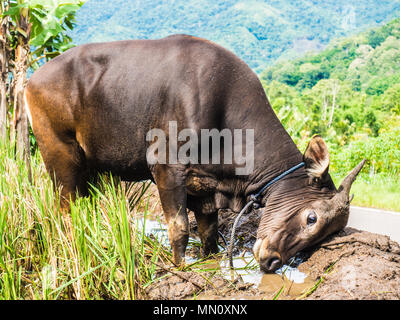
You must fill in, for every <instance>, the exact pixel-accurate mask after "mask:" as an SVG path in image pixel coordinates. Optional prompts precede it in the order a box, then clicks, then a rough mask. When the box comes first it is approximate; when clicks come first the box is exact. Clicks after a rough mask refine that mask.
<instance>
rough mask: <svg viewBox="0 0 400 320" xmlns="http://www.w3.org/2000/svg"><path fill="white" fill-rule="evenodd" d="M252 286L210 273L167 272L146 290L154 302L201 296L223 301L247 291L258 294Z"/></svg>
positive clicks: (148, 296)
mask: <svg viewBox="0 0 400 320" xmlns="http://www.w3.org/2000/svg"><path fill="white" fill-rule="evenodd" d="M251 287H252V284H246V283H240V282H239V279H237V280H236V281H233V282H231V281H228V280H226V279H224V278H222V277H220V276H215V275H213V274H212V273H208V272H202V273H198V272H190V271H189V272H188V271H172V272H171V270H170V271H169V272H166V274H165V277H163V278H162V279H161V280H159V281H157V282H155V283H153V284H152V285H150V286H149V287H148V288H147V289H146V294H147V298H148V299H152V300H182V299H191V298H193V297H194V296H197V295H199V294H200V295H201V296H200V298H202V297H206V298H207V299H208V298H209V297H211V296H214V297H218V298H219V299H221V298H222V299H223V298H224V297H225V298H226V297H234V296H237V295H239V294H242V293H243V291H246V293H247V294H250V295H251V294H253V295H254V294H256V293H257V290H256V289H254V288H251Z"/></svg>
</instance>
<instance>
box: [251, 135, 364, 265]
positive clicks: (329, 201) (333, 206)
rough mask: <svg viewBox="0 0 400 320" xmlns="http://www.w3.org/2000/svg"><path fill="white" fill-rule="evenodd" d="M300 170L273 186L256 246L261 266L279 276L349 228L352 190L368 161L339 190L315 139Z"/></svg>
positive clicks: (323, 148) (326, 156)
mask: <svg viewBox="0 0 400 320" xmlns="http://www.w3.org/2000/svg"><path fill="white" fill-rule="evenodd" d="M303 161H304V162H305V166H304V170H303V169H301V170H298V171H296V172H295V173H292V174H290V175H288V176H287V177H286V178H285V179H283V180H281V181H280V182H278V183H276V184H275V185H273V186H271V187H270V190H268V191H267V194H266V195H265V201H264V204H265V207H264V208H263V209H261V210H263V213H262V216H261V220H260V225H259V228H258V231H257V241H256V243H255V244H254V247H253V252H254V256H255V258H256V259H257V261H258V262H259V264H260V268H261V269H262V270H263V271H266V272H274V271H275V270H276V269H278V268H280V267H281V266H282V265H283V264H284V263H286V262H287V261H288V259H289V258H291V257H293V256H294V255H295V254H296V253H297V252H299V251H301V250H303V249H305V248H307V247H310V246H312V245H314V244H316V243H318V242H320V241H321V240H322V239H324V238H325V237H327V236H328V235H330V234H332V233H334V232H337V231H339V230H341V229H343V228H344V227H345V226H346V224H347V220H348V217H349V207H350V201H351V199H350V198H349V192H350V188H351V185H352V183H353V182H354V180H355V179H356V177H357V175H358V173H359V172H360V170H361V169H362V167H363V165H364V163H365V160H363V161H362V162H361V163H360V164H359V165H357V166H356V167H355V168H354V169H353V170H352V171H351V172H350V173H349V175H348V176H347V177H346V178H345V179H344V180H343V182H342V184H341V185H340V187H339V189H336V188H335V185H334V184H333V181H332V179H331V177H330V175H329V173H328V170H329V152H328V149H327V147H326V144H325V142H324V141H323V140H322V138H321V137H320V136H314V137H313V138H312V139H311V141H310V142H309V144H308V146H307V149H306V151H305V153H304V155H303Z"/></svg>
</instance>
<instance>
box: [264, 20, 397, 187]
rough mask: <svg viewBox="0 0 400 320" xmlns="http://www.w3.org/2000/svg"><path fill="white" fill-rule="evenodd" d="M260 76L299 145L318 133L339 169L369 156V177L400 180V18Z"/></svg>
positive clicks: (285, 124)
mask: <svg viewBox="0 0 400 320" xmlns="http://www.w3.org/2000/svg"><path fill="white" fill-rule="evenodd" d="M260 77H261V79H262V82H263V85H264V87H265V90H266V92H267V95H268V97H269V99H270V101H271V103H272V106H273V108H274V110H275V111H276V113H277V114H278V117H279V118H280V119H281V121H282V123H283V124H284V126H285V127H286V129H287V130H288V131H289V133H290V134H291V136H292V138H293V139H294V140H295V141H296V142H297V143H298V144H299V145H301V146H303V147H304V145H305V143H306V141H308V140H309V137H311V136H312V135H313V134H321V135H322V136H323V137H324V138H325V139H326V141H327V142H328V144H329V145H330V149H331V151H332V154H333V155H334V158H336V161H335V162H334V164H333V168H334V169H336V171H338V172H342V173H345V172H348V170H350V169H351V168H352V167H354V165H356V164H357V162H359V161H360V160H361V159H363V158H366V159H368V160H369V162H368V164H367V166H366V168H367V169H368V170H370V173H371V174H372V176H374V174H375V173H378V174H389V175H393V176H395V177H396V178H395V180H396V181H398V175H399V174H400V135H399V134H400V19H399V18H397V19H395V20H393V21H391V22H389V23H387V24H386V25H384V26H382V27H379V28H375V29H371V30H369V31H366V32H363V33H360V34H358V35H356V36H352V37H348V38H345V39H341V40H337V41H334V42H333V43H332V44H330V45H329V46H328V47H327V48H326V49H325V50H323V51H321V52H320V53H318V54H308V55H306V56H304V57H302V58H299V59H295V60H291V61H285V62H280V63H277V64H275V65H274V66H271V67H268V68H267V69H266V70H264V71H263V72H262V73H261V75H260ZM397 187H398V185H396V188H397ZM398 191H399V190H397V192H398Z"/></svg>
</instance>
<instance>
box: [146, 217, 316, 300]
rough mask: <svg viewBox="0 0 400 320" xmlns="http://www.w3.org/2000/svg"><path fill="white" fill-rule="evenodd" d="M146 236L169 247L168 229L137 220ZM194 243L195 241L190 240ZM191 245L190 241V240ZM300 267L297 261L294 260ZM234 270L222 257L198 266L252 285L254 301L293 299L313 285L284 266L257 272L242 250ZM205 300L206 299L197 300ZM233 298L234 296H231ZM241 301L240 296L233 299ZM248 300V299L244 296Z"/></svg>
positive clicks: (189, 260)
mask: <svg viewBox="0 0 400 320" xmlns="http://www.w3.org/2000/svg"><path fill="white" fill-rule="evenodd" d="M143 223H144V231H145V233H146V234H153V236H155V237H156V238H157V239H158V240H159V241H160V242H161V243H163V244H165V245H166V246H168V245H169V244H168V233H167V227H166V226H165V225H164V224H162V223H161V222H159V221H155V220H149V219H146V220H145V221H144V220H143V219H141V220H139V228H140V229H142V230H143ZM190 240H191V241H197V242H198V240H196V239H190ZM189 243H190V241H189ZM185 260H186V263H187V264H194V263H196V261H197V260H198V259H197V258H194V257H190V256H187V257H186V259H185ZM296 264H297V265H298V264H299V261H296ZM233 265H234V270H233V271H232V270H230V268H229V262H228V259H227V257H226V256H225V255H224V254H221V256H220V257H219V258H217V259H213V260H211V259H210V260H208V261H207V262H206V263H202V264H198V266H199V267H201V268H204V269H209V270H218V271H219V272H220V274H221V275H222V276H223V277H224V278H225V279H227V280H230V281H234V280H235V279H236V280H237V279H238V278H239V279H240V282H244V283H247V284H252V285H253V287H254V288H256V289H258V291H259V292H260V295H259V296H258V297H254V298H264V297H265V298H267V299H271V298H274V297H276V298H278V297H279V299H282V298H283V299H293V298H296V297H299V296H301V295H302V294H303V293H305V292H306V291H308V290H309V289H310V288H311V287H312V286H313V285H314V284H315V281H312V280H311V279H310V278H308V277H307V275H306V274H305V273H303V272H301V271H300V270H299V269H298V268H296V267H293V266H288V265H284V266H283V267H282V268H280V269H279V270H277V271H276V273H273V274H264V273H263V272H261V271H260V269H259V266H258V263H257V262H256V261H255V259H254V257H253V254H252V253H250V252H248V251H245V252H244V253H243V254H242V255H241V256H236V257H234V259H233ZM200 298H208V297H200ZM232 298H235V297H232ZM236 298H239V299H240V296H238V297H236ZM247 298H248V297H247Z"/></svg>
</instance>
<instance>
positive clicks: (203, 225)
mask: <svg viewBox="0 0 400 320" xmlns="http://www.w3.org/2000/svg"><path fill="white" fill-rule="evenodd" d="M194 214H195V217H196V221H197V228H198V231H199V235H200V239H201V243H202V245H203V246H202V252H201V253H202V256H203V257H207V256H208V255H210V254H213V253H218V212H214V213H206V214H205V213H202V212H201V211H200V210H196V211H194Z"/></svg>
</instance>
